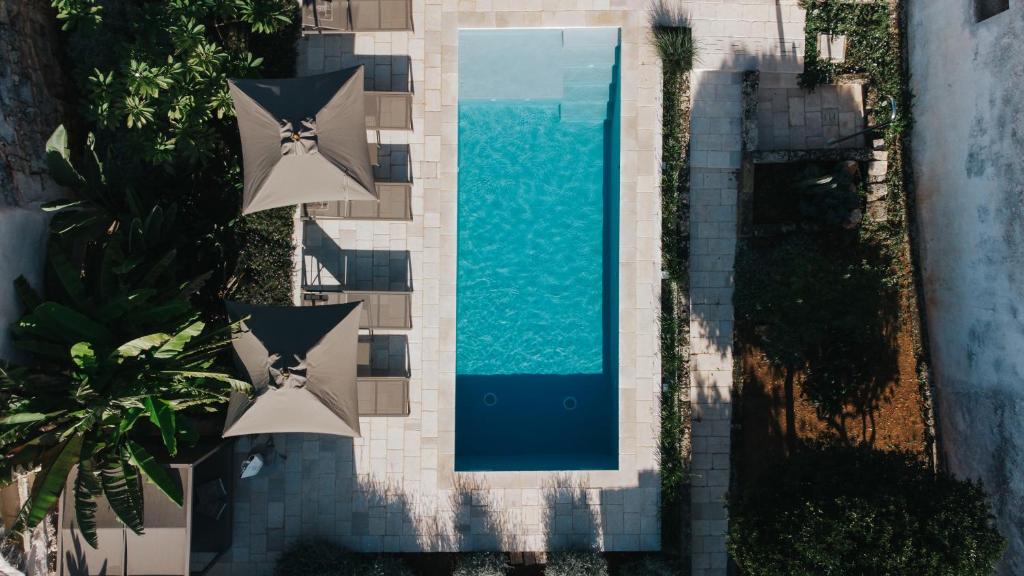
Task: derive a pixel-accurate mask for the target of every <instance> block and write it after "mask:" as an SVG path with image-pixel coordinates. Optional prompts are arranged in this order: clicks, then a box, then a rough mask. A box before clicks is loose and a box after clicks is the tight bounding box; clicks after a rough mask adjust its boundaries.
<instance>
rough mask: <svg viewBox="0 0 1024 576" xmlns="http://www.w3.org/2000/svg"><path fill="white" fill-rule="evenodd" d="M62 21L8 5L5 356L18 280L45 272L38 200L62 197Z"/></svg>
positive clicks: (17, 3)
mask: <svg viewBox="0 0 1024 576" xmlns="http://www.w3.org/2000/svg"><path fill="white" fill-rule="evenodd" d="M56 22H57V21H56V18H55V17H54V15H53V11H52V9H50V7H49V2H44V1H41V0H4V1H3V2H0V327H2V328H0V357H7V356H9V355H10V353H11V350H10V346H9V334H8V331H7V329H6V327H7V326H8V325H9V324H10V323H11V322H12V321H14V320H15V319H16V318H17V316H18V314H19V309H18V305H17V301H16V300H15V296H14V290H13V286H12V284H11V281H12V280H14V278H16V277H17V276H18V275H21V274H24V275H26V276H27V277H29V279H30V280H33V281H34V282H36V283H37V284H38V281H39V280H40V277H41V275H42V274H41V268H42V258H43V253H44V247H45V239H46V223H47V219H46V218H45V216H44V215H43V214H42V213H41V212H40V211H39V209H38V205H39V204H40V203H41V202H45V201H46V200H50V199H53V198H57V197H59V196H60V195H61V191H60V189H59V188H58V187H57V186H56V184H54V182H53V181H52V180H51V179H50V178H49V177H47V176H46V175H45V162H44V157H43V152H44V150H45V145H46V139H47V138H48V137H49V135H50V133H51V132H53V129H54V128H56V127H57V125H59V124H60V123H61V122H62V118H63V116H64V113H65V110H66V106H65V104H64V101H65V89H64V87H65V82H64V76H63V73H62V71H61V66H60V58H59V54H60V46H59V34H60V32H59V30H58V29H57V25H56Z"/></svg>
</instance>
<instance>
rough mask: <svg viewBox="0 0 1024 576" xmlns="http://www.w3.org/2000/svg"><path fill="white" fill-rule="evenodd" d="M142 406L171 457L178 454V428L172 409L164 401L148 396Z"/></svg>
mask: <svg viewBox="0 0 1024 576" xmlns="http://www.w3.org/2000/svg"><path fill="white" fill-rule="evenodd" d="M144 404H145V405H146V411H147V412H149V421H150V422H152V423H153V424H154V425H155V426H156V427H157V428H159V429H160V437H161V438H163V441H164V446H166V447H167V451H168V452H169V453H170V455H171V456H174V455H175V454H177V453H178V440H177V433H178V426H177V421H176V418H175V414H174V407H172V406H171V404H170V403H169V402H167V401H165V400H161V399H159V398H154V397H153V396H150V397H148V398H146V400H145V402H144Z"/></svg>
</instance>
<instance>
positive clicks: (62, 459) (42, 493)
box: [19, 435, 82, 529]
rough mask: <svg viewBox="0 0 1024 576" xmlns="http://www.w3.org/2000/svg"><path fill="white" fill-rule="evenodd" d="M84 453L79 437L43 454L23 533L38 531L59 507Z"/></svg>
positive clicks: (72, 438)
mask: <svg viewBox="0 0 1024 576" xmlns="http://www.w3.org/2000/svg"><path fill="white" fill-rule="evenodd" d="M81 451H82V436H81V435H75V436H72V437H71V438H69V439H68V440H66V441H65V442H63V443H61V444H59V445H58V446H56V447H54V448H52V449H50V450H47V451H46V452H44V453H43V456H42V462H43V467H42V469H41V470H40V471H39V473H38V474H36V477H35V480H34V481H33V482H32V495H31V496H30V497H29V500H28V502H27V503H26V504H25V506H26V510H25V513H24V516H23V518H21V519H19V524H20V526H19V529H21V528H34V527H35V526H36V524H39V522H40V521H41V520H42V519H43V518H44V517H45V516H46V513H47V512H49V511H50V510H52V509H53V507H54V506H55V505H56V504H57V499H58V498H60V493H61V492H62V491H63V490H64V483H65V482H66V481H67V479H68V474H69V473H70V472H71V468H72V467H73V466H74V465H75V464H77V463H78V457H79V455H80V454H81Z"/></svg>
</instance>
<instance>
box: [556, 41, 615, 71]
mask: <svg viewBox="0 0 1024 576" xmlns="http://www.w3.org/2000/svg"><path fill="white" fill-rule="evenodd" d="M594 62H608V63H611V62H615V46H579V47H575V48H564V49H562V63H563V64H564V65H565V66H586V65H589V64H593V63H594Z"/></svg>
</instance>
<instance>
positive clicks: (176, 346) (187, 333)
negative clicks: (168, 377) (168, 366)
mask: <svg viewBox="0 0 1024 576" xmlns="http://www.w3.org/2000/svg"><path fill="white" fill-rule="evenodd" d="M205 327H206V324H205V323H203V322H194V323H192V324H189V325H188V326H186V327H185V328H184V329H183V330H182V331H180V332H178V333H177V334H175V335H174V337H172V338H171V339H170V340H168V341H167V342H166V343H165V344H164V345H163V346H161V347H160V348H159V349H158V350H157V351H156V352H154V353H153V356H155V357H157V358H173V357H175V356H177V355H178V354H181V352H182V351H183V350H184V349H185V346H188V343H189V341H191V340H192V339H193V338H195V337H196V336H199V335H200V334H202V333H203V328H205Z"/></svg>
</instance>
